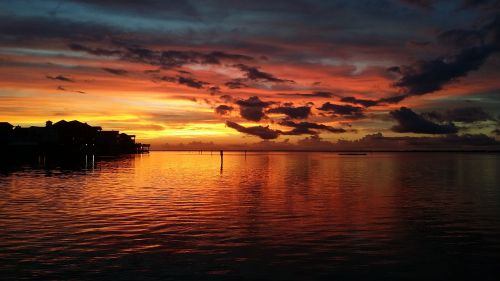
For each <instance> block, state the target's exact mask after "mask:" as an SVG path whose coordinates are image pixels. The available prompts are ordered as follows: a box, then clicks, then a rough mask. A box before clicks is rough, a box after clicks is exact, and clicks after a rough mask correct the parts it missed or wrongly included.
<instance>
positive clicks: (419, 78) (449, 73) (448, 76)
mask: <svg viewBox="0 0 500 281" xmlns="http://www.w3.org/2000/svg"><path fill="white" fill-rule="evenodd" d="M492 51H493V49H492V48H491V47H488V46H481V47H472V48H467V49H464V50H462V51H461V52H460V53H459V54H457V55H453V56H448V57H439V58H437V59H433V60H429V61H421V62H418V63H416V64H414V65H412V66H403V67H400V68H393V69H392V70H393V71H397V72H398V73H401V75H402V77H401V78H400V79H399V81H397V82H396V83H394V85H395V86H396V87H399V88H401V89H403V90H404V92H405V95H402V96H401V97H402V98H403V99H404V98H405V97H410V96H421V95H425V94H428V93H432V92H435V91H439V90H441V89H442V88H443V86H444V85H446V84H448V83H450V82H453V81H455V80H456V79H457V78H460V77H464V76H466V75H467V74H468V73H469V72H470V71H474V70H478V69H479V67H480V66H481V65H482V64H483V63H484V62H485V61H486V59H487V58H488V57H489V56H490V54H491V53H492Z"/></svg>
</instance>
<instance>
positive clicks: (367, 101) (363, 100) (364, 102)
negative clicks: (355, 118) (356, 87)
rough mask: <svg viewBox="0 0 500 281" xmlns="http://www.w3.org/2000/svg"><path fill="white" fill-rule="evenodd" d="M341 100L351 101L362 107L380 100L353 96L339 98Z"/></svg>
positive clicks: (373, 104)
mask: <svg viewBox="0 0 500 281" xmlns="http://www.w3.org/2000/svg"><path fill="white" fill-rule="evenodd" d="M340 101H342V102H347V103H352V104H360V105H362V106H364V107H370V106H375V105H378V104H379V102H380V101H375V100H366V99H358V98H355V97H343V98H341V99H340Z"/></svg>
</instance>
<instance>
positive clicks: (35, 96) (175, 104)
mask: <svg viewBox="0 0 500 281" xmlns="http://www.w3.org/2000/svg"><path fill="white" fill-rule="evenodd" d="M499 10H500V1H498V0H495V1H494V0H456V1H447V0H444V1H432V0H377V1H375V0H370V1H368V0H359V1H347V0H339V1H311V0H309V1H306V0H289V1H268V0H267V1H261V0H254V1H229V0H227V1H226V0H220V1H210V0H207V1H180V0H173V1H154V0H145V1H132V0H124V1H106V0H101V1H97V0H86V1H83V0H82V1H78V0H67V1H52V0H44V1H35V0H33V1H28V0H19V1H0V121H6V122H10V123H11V124H13V125H21V126H32V125H43V124H44V123H45V121H47V120H52V121H58V120H62V119H64V120H79V121H82V122H87V123H89V124H91V125H95V126H101V127H103V128H104V129H106V130H120V131H123V132H125V133H129V134H134V135H137V139H139V140H141V141H143V142H148V143H152V144H153V147H156V148H178V147H181V148H182V147H184V148H186V147H193V148H194V147H201V148H203V147H217V148H218V147H233V148H247V147H248V148H257V149H261V148H262V149H265V148H277V149H301V148H310V149H314V148H317V149H329V148H331V147H335V146H337V147H346V148H360V147H361V148H364V147H377V148H379V147H380V148H394V147H406V148H408V147H409V148H412V149H413V148H418V147H422V148H439V149H448V148H464V149H465V148H466V147H500V144H499V141H500V121H499V120H500V79H499V77H500V56H499V52H500V41H499V32H500V16H498V14H500V13H499ZM181 144H182V145H181Z"/></svg>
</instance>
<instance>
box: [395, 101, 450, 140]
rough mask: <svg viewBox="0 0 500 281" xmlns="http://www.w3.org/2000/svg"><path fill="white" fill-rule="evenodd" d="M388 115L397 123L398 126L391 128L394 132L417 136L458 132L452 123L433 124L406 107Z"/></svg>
mask: <svg viewBox="0 0 500 281" xmlns="http://www.w3.org/2000/svg"><path fill="white" fill-rule="evenodd" d="M390 114H391V116H392V118H394V120H396V121H397V122H398V125H396V126H394V127H392V130H393V131H394V132H398V133H417V134H454V133H456V132H458V128H457V127H456V126H455V125H454V124H453V123H447V124H443V125H441V124H436V123H433V122H432V121H429V120H427V119H425V118H424V117H423V116H421V115H418V114H417V113H415V112H413V111H412V110H411V109H409V108H406V107H401V108H400V109H399V110H394V111H391V112H390Z"/></svg>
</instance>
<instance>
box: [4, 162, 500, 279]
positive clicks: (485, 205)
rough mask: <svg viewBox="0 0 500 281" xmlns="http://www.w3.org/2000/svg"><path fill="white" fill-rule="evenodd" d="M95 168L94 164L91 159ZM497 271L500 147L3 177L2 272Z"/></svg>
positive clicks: (115, 166) (281, 275)
mask: <svg viewBox="0 0 500 281" xmlns="http://www.w3.org/2000/svg"><path fill="white" fill-rule="evenodd" d="M84 165H85V164H84ZM332 278H336V280H499V279H498V278H500V154H459V153H375V154H370V155H368V156H340V155H337V154H334V153H249V154H248V155H247V156H246V157H245V156H244V155H243V154H241V153H226V155H225V158H224V167H223V169H222V170H221V167H220V159H219V156H218V155H217V154H215V153H214V155H213V156H212V155H210V153H208V154H207V153H205V154H203V155H199V154H197V153H192V152H191V153H190V152H152V153H151V154H150V155H137V156H128V157H123V158H119V159H110V160H106V161H100V162H98V163H95V164H93V163H92V159H91V158H89V159H87V168H86V169H83V170H76V171H75V170H66V169H58V168H56V169H33V168H28V167H25V168H22V169H19V170H14V171H9V172H4V173H3V174H0V279H1V280H23V279H30V280H33V279H35V280H327V279H328V280H329V279H332Z"/></svg>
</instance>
